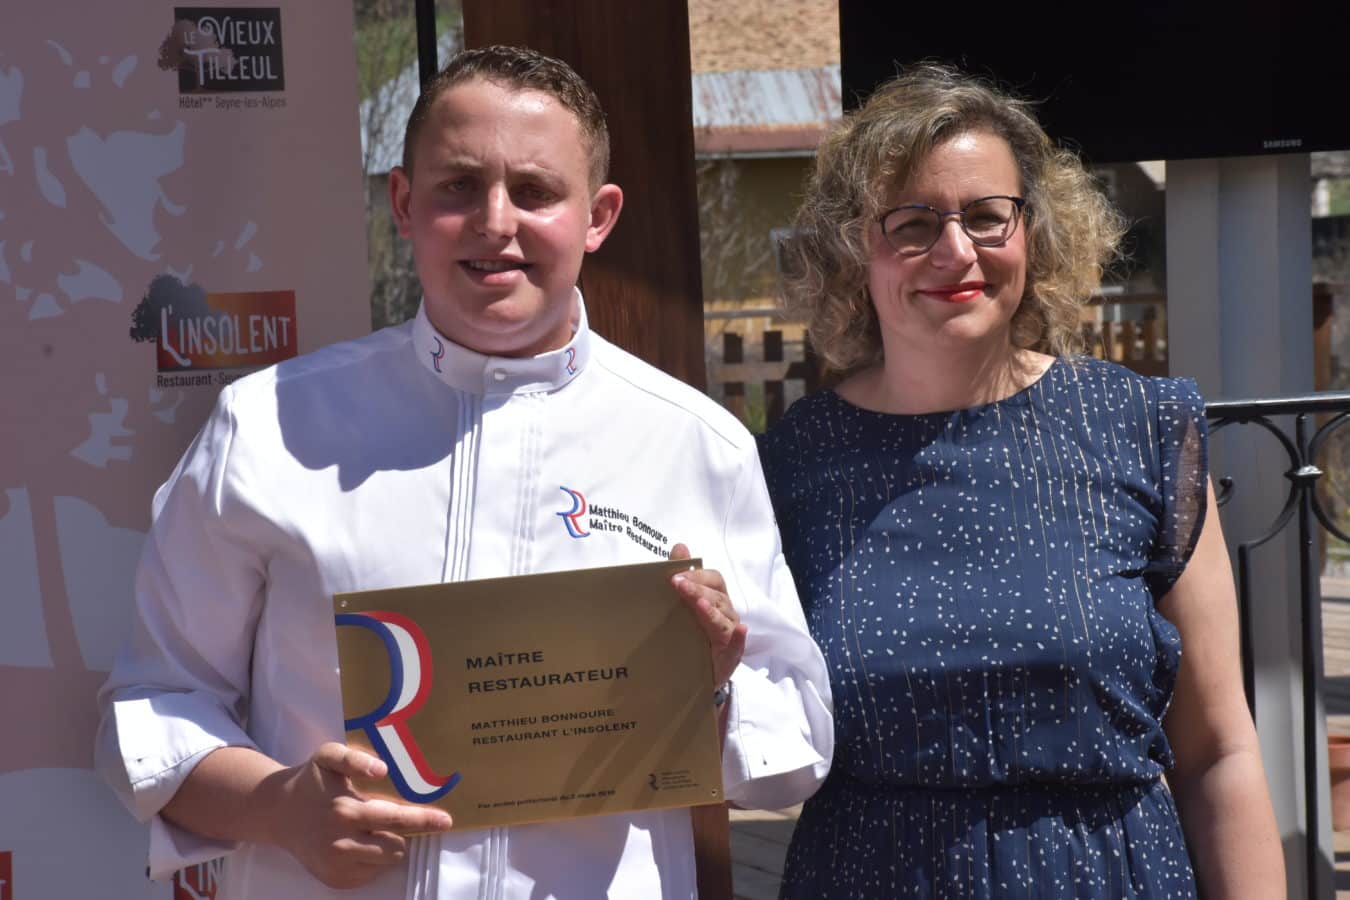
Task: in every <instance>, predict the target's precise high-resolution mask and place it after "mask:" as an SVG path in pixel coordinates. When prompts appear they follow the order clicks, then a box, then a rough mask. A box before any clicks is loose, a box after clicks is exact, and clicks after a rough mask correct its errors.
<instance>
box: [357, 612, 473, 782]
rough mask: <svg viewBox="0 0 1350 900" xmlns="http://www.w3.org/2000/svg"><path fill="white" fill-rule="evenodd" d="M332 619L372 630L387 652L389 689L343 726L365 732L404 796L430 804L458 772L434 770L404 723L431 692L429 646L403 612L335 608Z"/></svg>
mask: <svg viewBox="0 0 1350 900" xmlns="http://www.w3.org/2000/svg"><path fill="white" fill-rule="evenodd" d="M336 618H337V624H338V625H339V626H341V625H353V626H356V627H358V628H366V629H369V630H370V631H373V632H375V634H376V636H377V637H379V639H380V640H381V641H383V642H384V646H385V649H386V650H387V651H388V652H389V694H388V695H387V696H386V697H385V698H384V701H383V702H382V703H381V704H380V705H379V706H378V707H377V708H376V709H375V710H374V711H373V712H370V713H368V714H366V715H364V716H357V717H356V718H352V719H347V720H346V721H345V722H344V723H343V727H344V728H346V729H347V730H348V731H364V732H365V734H366V738H367V739H368V740H369V741H370V746H371V748H372V749H374V750H375V753H376V754H377V755H378V756H379V757H380V759H382V760H384V761H385V764H386V765H388V766H389V780H390V781H392V782H393V783H394V787H395V788H397V789H398V792H399V795H400V796H402V797H403V799H405V800H411V801H412V802H414V803H430V802H432V801H433V800H437V799H439V798H441V797H443V796H445V795H446V794H448V793H449V792H450V791H451V790H452V789H453V788H454V786H455V785H456V784H458V783H459V773H458V772H455V773H454V774H451V775H438V774H436V773H435V772H433V771H432V770H431V767H430V766H429V765H427V761H426V759H425V758H423V756H422V751H421V749H420V748H419V747H418V746H417V742H416V741H415V740H414V739H413V736H412V732H410V731H409V730H408V724H407V720H408V719H409V717H411V716H412V715H413V713H415V712H417V710H419V709H420V708H421V707H422V704H423V703H425V702H426V700H427V695H428V694H430V693H431V675H432V673H431V648H430V645H429V644H428V643H427V636H426V634H425V633H424V632H423V631H422V629H421V628H419V627H418V626H417V623H415V622H413V620H412V619H409V618H408V617H407V616H403V615H399V614H398V613H393V612H386V611H382V610H377V611H370V612H364V613H339V614H338V615H337V617H336Z"/></svg>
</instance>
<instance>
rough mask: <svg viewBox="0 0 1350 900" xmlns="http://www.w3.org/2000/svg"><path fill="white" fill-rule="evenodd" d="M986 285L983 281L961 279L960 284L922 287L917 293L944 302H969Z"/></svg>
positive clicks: (981, 291) (978, 294)
mask: <svg viewBox="0 0 1350 900" xmlns="http://www.w3.org/2000/svg"><path fill="white" fill-rule="evenodd" d="M988 286H989V284H988V282H985V281H963V282H961V283H960V284H940V285H938V286H936V287H930V288H923V289H921V290H920V291H919V293H920V294H923V295H924V296H926V297H932V298H933V299H934V300H942V301H943V302H945V303H969V302H970V301H971V300H974V299H975V298H977V297H979V296H980V295H981V294H983V293H984V289H985V288H986V287H988Z"/></svg>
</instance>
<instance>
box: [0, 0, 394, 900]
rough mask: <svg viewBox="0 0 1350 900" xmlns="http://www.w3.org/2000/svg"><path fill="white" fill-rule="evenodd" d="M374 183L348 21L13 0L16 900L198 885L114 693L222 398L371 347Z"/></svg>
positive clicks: (9, 504) (9, 812)
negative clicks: (309, 361)
mask: <svg viewBox="0 0 1350 900" xmlns="http://www.w3.org/2000/svg"><path fill="white" fill-rule="evenodd" d="M361 178H362V176H361V161H360V136H359V133H358V117H357V96H356V69H355V57H354V42H353V20H352V5H351V4H350V3H343V2H337V3H334V2H331V0H275V2H274V3H273V4H271V5H266V6H249V7H242V6H240V7H202V6H175V5H173V4H172V3H166V2H158V0H118V2H115V3H113V2H108V0H61V2H48V3H12V2H7V3H4V4H0V611H3V624H0V723H3V725H2V726H0V729H2V730H3V733H4V735H5V737H4V740H3V741H0V864H3V868H0V873H2V874H0V881H3V882H4V883H3V884H0V897H3V898H5V900H68V898H71V897H116V898H119V900H122V898H137V897H155V898H168V897H170V896H172V895H173V893H174V892H173V891H172V890H171V887H170V886H169V885H167V884H165V885H152V884H151V883H150V882H148V881H147V880H146V878H145V849H146V840H147V839H146V829H145V827H144V826H142V825H139V824H137V823H136V822H135V821H134V820H133V819H132V818H131V817H130V816H129V815H128V814H127V813H126V812H125V811H123V809H122V807H121V806H120V804H118V803H117V801H116V800H115V799H114V798H113V796H112V794H111V792H110V791H109V790H108V789H107V788H105V787H104V786H103V784H102V782H101V780H100V779H99V778H98V776H97V775H96V774H95V773H94V772H93V771H92V765H93V753H92V742H93V738H94V731H95V726H96V714H95V709H94V694H95V691H96V690H97V688H98V686H99V684H100V683H101V682H102V680H103V678H104V677H105V674H106V673H107V671H108V669H109V668H110V666H111V664H112V661H113V658H114V655H115V653H116V652H117V649H118V647H119V645H120V643H121V641H122V638H123V636H124V635H125V634H126V632H127V624H126V623H127V615H128V610H129V607H130V603H131V590H132V575H133V571H134V568H135V564H136V559H137V557H138V555H139V553H140V548H141V544H142V542H143V539H144V535H145V532H146V530H147V528H148V526H149V513H150V500H151V497H152V495H153V493H154V490H155V488H156V487H157V486H158V485H159V484H160V483H161V482H162V481H163V480H164V478H165V477H166V476H167V475H168V473H169V471H170V469H171V468H172V467H173V465H174V463H175V462H176V461H177V459H178V457H179V456H180V455H181V453H182V452H183V450H184V448H185V447H186V446H187V444H188V442H189V441H190V440H191V437H192V435H193V434H194V433H195V432H196V430H197V428H198V427H199V426H200V425H201V423H202V420H203V419H204V417H205V416H206V414H207V412H208V411H209V409H210V407H211V404H212V402H213V401H214V400H215V397H216V395H217V394H218V393H219V391H220V387H221V385H223V384H226V383H228V382H229V381H232V380H233V379H235V378H237V377H239V376H240V375H243V374H246V373H248V372H251V371H255V370H256V369H257V368H258V366H260V365H264V364H267V363H270V362H274V361H277V360H280V359H285V358H287V357H290V356H294V355H296V354H297V353H304V352H307V351H309V350H313V349H315V348H317V347H320V346H322V345H324V344H328V343H331V342H333V341H337V340H342V339H346V338H350V337H355V336H357V335H359V334H361V333H363V332H365V331H367V330H369V323H370V312H369V299H368V295H369V276H368V273H367V270H366V263H365V260H366V248H365V238H364V224H363V208H362V185H361ZM213 883H214V877H213V872H207V871H206V870H202V871H200V872H196V873H193V877H192V878H190V879H187V880H186V883H185V884H184V885H180V886H179V887H180V890H181V891H186V892H190V893H197V894H199V895H200V896H203V897H204V896H209V894H210V891H209V890H207V889H206V888H207V887H208V886H210V885H212V884H213ZM186 895H187V894H184V893H180V896H186Z"/></svg>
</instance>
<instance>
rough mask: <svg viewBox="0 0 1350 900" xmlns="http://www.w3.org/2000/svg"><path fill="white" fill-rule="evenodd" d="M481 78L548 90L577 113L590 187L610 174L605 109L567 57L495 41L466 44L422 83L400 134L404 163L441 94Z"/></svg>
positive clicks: (407, 166) (408, 167)
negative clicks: (468, 46) (469, 46)
mask: <svg viewBox="0 0 1350 900" xmlns="http://www.w3.org/2000/svg"><path fill="white" fill-rule="evenodd" d="M475 78H481V79H483V80H485V81H491V82H494V83H496V84H499V85H501V86H503V87H506V88H510V89H513V90H517V91H538V92H540V93H542V94H547V95H549V96H550V97H552V98H553V99H554V100H557V101H558V103H560V104H562V106H563V108H564V109H566V110H568V111H570V112H571V113H572V115H574V116H576V119H577V124H578V125H579V126H580V127H581V135H582V139H583V140H584V141H585V142H586V153H587V155H588V156H589V157H590V163H591V166H590V181H591V187H592V188H597V187H599V186H600V185H601V184H603V183H604V182H605V178H606V177H607V176H608V175H609V128H608V126H606V124H605V111H604V110H603V109H601V108H600V100H599V98H598V97H596V96H595V91H593V90H591V86H590V85H589V84H587V83H586V81H585V79H583V78H582V77H581V76H580V75H578V74H577V73H576V71H575V70H574V69H573V68H572V67H571V66H569V65H568V64H567V63H565V62H563V61H562V60H560V59H554V58H553V57H551V56H545V55H544V54H542V53H538V52H536V51H534V50H529V49H526V48H524V47H506V46H502V45H495V46H492V47H480V48H477V49H474V50H464V51H462V52H460V53H457V54H455V56H454V58H453V59H451V60H450V62H449V63H448V64H447V65H446V67H445V68H444V69H442V70H441V71H440V72H439V73H438V74H437V75H436V77H435V78H433V79H431V81H429V82H428V83H427V84H426V85H425V86H424V87H423V88H422V93H421V95H420V96H418V98H417V103H416V104H414V105H413V110H412V113H411V114H410V115H409V116H408V126H407V129H406V130H405V132H404V134H403V169H404V171H405V172H407V173H408V175H409V177H411V175H412V170H413V151H414V147H415V146H416V144H417V137H418V135H419V134H420V133H421V130H422V125H423V124H424V123H425V122H426V120H427V116H428V115H429V114H430V112H431V107H432V105H433V104H434V103H435V102H436V100H437V98H439V97H440V96H441V94H443V93H445V92H446V91H447V90H449V89H450V88H452V87H454V86H455V85H457V84H460V83H461V82H465V81H472V80H473V79H475Z"/></svg>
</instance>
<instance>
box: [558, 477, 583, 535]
mask: <svg viewBox="0 0 1350 900" xmlns="http://www.w3.org/2000/svg"><path fill="white" fill-rule="evenodd" d="M558 490H560V491H562V492H563V493H564V494H566V495H567V496H569V497H571V498H572V508H571V509H569V510H566V511H564V512H558V513H554V515H555V516H559V517H561V518H562V520H563V524H564V525H566V526H567V533H568V534H570V535H571V536H572V537H574V538H584V537H590V536H591V533H590V532H589V531H587V530H586V529H585V528H583V527H582V526H581V517H582V516H584V515H586V512H587V509H588V507H587V506H586V497H585V495H584V494H582V493H581V491H574V490H572V489H571V488H569V487H559V488H558Z"/></svg>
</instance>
